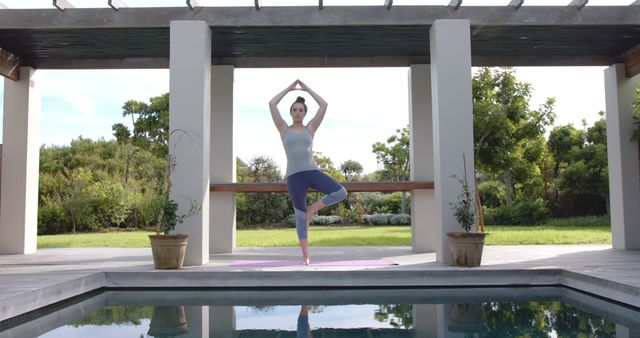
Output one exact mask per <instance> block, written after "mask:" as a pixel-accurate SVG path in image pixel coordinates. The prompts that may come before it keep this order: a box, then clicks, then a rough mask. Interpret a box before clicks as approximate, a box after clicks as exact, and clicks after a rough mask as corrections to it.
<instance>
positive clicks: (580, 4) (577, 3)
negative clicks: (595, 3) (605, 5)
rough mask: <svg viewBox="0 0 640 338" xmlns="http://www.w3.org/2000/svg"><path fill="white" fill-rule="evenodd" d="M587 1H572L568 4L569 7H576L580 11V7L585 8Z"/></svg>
mask: <svg viewBox="0 0 640 338" xmlns="http://www.w3.org/2000/svg"><path fill="white" fill-rule="evenodd" d="M588 2H589V0H573V1H571V3H569V5H567V6H569V7H578V9H582V7H584V6H586V5H587V3H588Z"/></svg>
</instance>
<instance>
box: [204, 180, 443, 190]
mask: <svg viewBox="0 0 640 338" xmlns="http://www.w3.org/2000/svg"><path fill="white" fill-rule="evenodd" d="M340 184H342V185H343V186H344V187H345V189H347V191H348V192H365V191H380V192H392V191H410V190H417V189H433V182H414V181H404V182H342V183H340ZM209 191H233V192H287V184H286V183H214V184H211V185H210V187H209Z"/></svg>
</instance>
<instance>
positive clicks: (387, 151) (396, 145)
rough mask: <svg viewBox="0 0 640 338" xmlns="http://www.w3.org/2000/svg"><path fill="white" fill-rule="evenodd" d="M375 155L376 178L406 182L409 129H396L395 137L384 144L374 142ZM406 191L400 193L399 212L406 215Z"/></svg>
mask: <svg viewBox="0 0 640 338" xmlns="http://www.w3.org/2000/svg"><path fill="white" fill-rule="evenodd" d="M372 149H373V153H374V154H376V160H377V161H378V166H381V168H380V169H379V170H378V176H379V177H380V179H382V180H390V181H407V180H408V179H409V163H410V162H409V127H405V128H402V129H396V135H392V136H391V137H389V138H388V139H387V142H386V144H385V143H382V142H376V143H374V144H373V145H372ZM406 193H407V192H406V191H403V192H402V206H401V212H402V213H403V214H404V213H406V207H407V197H406Z"/></svg>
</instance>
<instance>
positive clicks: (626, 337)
mask: <svg viewBox="0 0 640 338" xmlns="http://www.w3.org/2000/svg"><path fill="white" fill-rule="evenodd" d="M633 337H640V328H638V327H631V328H629V327H626V326H624V325H622V324H617V323H616V338H633Z"/></svg>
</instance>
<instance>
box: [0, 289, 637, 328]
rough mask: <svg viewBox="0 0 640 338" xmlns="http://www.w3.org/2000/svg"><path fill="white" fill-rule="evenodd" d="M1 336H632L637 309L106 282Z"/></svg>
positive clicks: (511, 298)
mask: <svg viewBox="0 0 640 338" xmlns="http://www.w3.org/2000/svg"><path fill="white" fill-rule="evenodd" d="M5 326H6V325H5ZM0 329H1V328H0ZM0 337H20V338H23V337H48V338H53V337H56V338H57V337H60V338H62V337H64V338H69V337H91V338H101V337H132V338H145V337H198V338H202V337H216V338H217V337H251V338H261V337H265V338H266V337H273V338H276V337H279V338H286V337H309V338H311V337H315V338H324V337H326V338H333V337H363V338H364V337H367V338H369V337H381V338H382V337H640V312H639V311H638V309H633V308H629V307H625V306H621V305H619V304H616V303H611V302H607V301H605V300H603V299H600V298H595V297H591V296H589V295H586V294H583V293H580V292H576V291H573V290H569V289H565V288H559V287H538V288H482V289H480V288H478V289H378V290H335V289H331V290H194V291H189V290H155V291H105V292H103V293H101V294H99V295H96V296H93V297H91V298H88V299H85V300H82V301H78V302H76V303H75V304H73V305H69V306H67V307H65V308H62V309H58V310H56V311H55V312H51V313H47V314H44V315H40V316H38V317H37V318H35V319H33V320H31V321H28V322H23V323H12V327H10V328H7V329H6V330H4V331H0Z"/></svg>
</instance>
